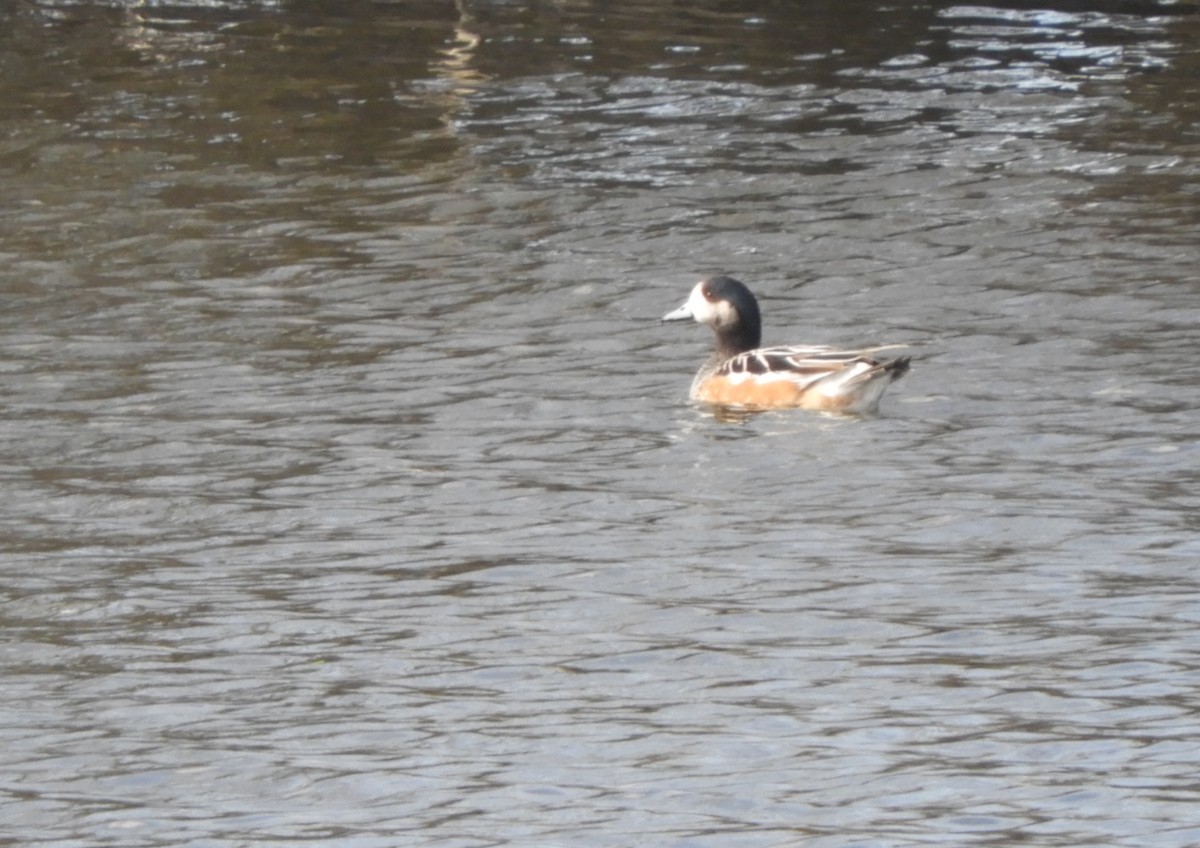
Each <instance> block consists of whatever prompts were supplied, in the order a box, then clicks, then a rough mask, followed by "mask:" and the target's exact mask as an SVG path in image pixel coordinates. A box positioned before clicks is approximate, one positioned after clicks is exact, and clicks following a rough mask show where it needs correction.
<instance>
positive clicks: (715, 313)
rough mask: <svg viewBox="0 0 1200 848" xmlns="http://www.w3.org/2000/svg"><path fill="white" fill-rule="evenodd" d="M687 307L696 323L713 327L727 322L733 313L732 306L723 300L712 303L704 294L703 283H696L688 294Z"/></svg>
mask: <svg viewBox="0 0 1200 848" xmlns="http://www.w3.org/2000/svg"><path fill="white" fill-rule="evenodd" d="M687 309H688V311H689V312H691V313H692V317H693V318H695V319H696V321H697V323H700V324H708V325H710V326H714V327H716V326H720V325H721V324H723V323H725V322H728V321H729V320H730V318H731V317H732V314H733V308H732V307H731V306H730V305H729V304H728V303H726V302H725V301H723V300H722V301H718V302H717V303H712V302H710V301H709V300H708V298H706V297H705V296H704V283H696V286H695V288H693V289H692V293H691V294H690V295H688V299H687Z"/></svg>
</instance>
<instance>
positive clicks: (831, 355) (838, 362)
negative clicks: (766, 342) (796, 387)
mask: <svg viewBox="0 0 1200 848" xmlns="http://www.w3.org/2000/svg"><path fill="white" fill-rule="evenodd" d="M900 347H905V345H881V346H879V347H870V348H861V349H859V350H839V349H837V348H833V347H829V346H827V345H792V346H787V347H762V348H758V349H757V350H748V351H746V352H745V353H740V354H738V355H737V356H734V357H732V358H730V359H729V360H727V361H726V362H725V363H724V364H722V366H721V369H720V373H723V374H726V375H728V376H731V377H732V376H736V375H746V376H751V375H753V376H767V375H771V374H778V375H781V376H782V375H785V374H787V375H789V376H791V377H793V379H795V378H802V377H805V376H811V377H812V378H813V379H820V378H821V377H825V376H828V375H830V374H833V373H836V372H838V371H842V370H844V369H846V368H848V367H849V366H851V365H868V366H874V365H879V364H880V361H879V360H878V359H876V358H875V357H874V356H872V355H871V354H874V353H876V352H877V351H881V350H890V349H894V348H900Z"/></svg>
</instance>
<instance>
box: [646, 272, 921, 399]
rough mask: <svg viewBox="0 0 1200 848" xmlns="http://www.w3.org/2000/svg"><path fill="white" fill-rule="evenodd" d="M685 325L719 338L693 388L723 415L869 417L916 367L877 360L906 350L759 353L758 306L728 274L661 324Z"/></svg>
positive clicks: (709, 282) (815, 348)
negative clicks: (806, 412)
mask: <svg viewBox="0 0 1200 848" xmlns="http://www.w3.org/2000/svg"><path fill="white" fill-rule="evenodd" d="M688 320H692V321H696V322H697V323H699V324H707V325H708V326H709V327H711V328H712V329H713V332H714V333H715V334H716V349H715V350H714V351H713V354H712V356H711V357H709V359H708V361H707V362H705V363H704V365H703V366H701V368H700V370H699V371H698V372H697V373H696V377H695V379H694V380H692V387H691V391H690V393H689V394H690V397H691V399H692V400H693V401H698V402H701V403H706V404H710V405H713V406H718V407H726V408H734V409H744V410H751V411H762V410H772V409H812V410H821V411H824V412H839V413H847V414H863V413H872V412H876V411H877V410H878V406H879V398H880V397H881V396H882V395H883V393H884V391H885V390H886V389H887V387H888V386H890V385H891V384H892V383H893V382H895V381H896V380H898V379H899V378H900V377H902V376H903V375H904V374H905V373H907V371H908V369H909V364H910V362H911V360H912V357H909V356H898V357H894V358H890V359H886V358H878V357H876V356H875V355H874V354H876V353H877V352H879V351H881V350H888V349H893V348H897V347H905V345H882V346H879V347H870V348H861V349H857V350H840V349H837V348H833V347H828V346H823V345H791V346H785V347H761V343H762V313H761V312H760V311H759V308H758V300H757V298H755V296H754V294H753V293H751V291H750V289H749V288H747V287H746V285H745V284H744V283H742V282H740V281H739V280H736V279H734V278H733V277H730V276H727V275H725V274H719V275H717V276H715V277H708V278H707V279H704V280H701V281H700V282H698V283H696V285H695V286H694V287H693V288H692V291H691V293H690V294H689V295H688V299H687V300H686V301H685V302H684V304H683V305H682V306H680V307H679V308H678V309H675V310H673V311H671V312H668V313H667V314H666V315H664V316H663V317H662V321H663V322H672V321H688Z"/></svg>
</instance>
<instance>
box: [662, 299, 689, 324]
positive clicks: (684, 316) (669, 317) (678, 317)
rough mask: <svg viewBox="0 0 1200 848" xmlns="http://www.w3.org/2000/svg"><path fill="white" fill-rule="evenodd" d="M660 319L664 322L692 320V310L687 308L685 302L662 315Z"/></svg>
mask: <svg viewBox="0 0 1200 848" xmlns="http://www.w3.org/2000/svg"><path fill="white" fill-rule="evenodd" d="M662 320H663V321H664V322H666V321H690V320H692V310H690V309H688V307H687V304H686V303H685V304H684V305H683V306H681V307H679V308H678V309H676V310H675V311H673V312H668V313H667V314H666V315H664V316H663V317H662Z"/></svg>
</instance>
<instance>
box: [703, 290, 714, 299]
mask: <svg viewBox="0 0 1200 848" xmlns="http://www.w3.org/2000/svg"><path fill="white" fill-rule="evenodd" d="M700 294H702V295H704V299H705V300H712V299H713V293H712V289H700Z"/></svg>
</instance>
